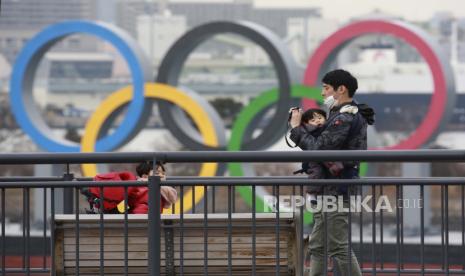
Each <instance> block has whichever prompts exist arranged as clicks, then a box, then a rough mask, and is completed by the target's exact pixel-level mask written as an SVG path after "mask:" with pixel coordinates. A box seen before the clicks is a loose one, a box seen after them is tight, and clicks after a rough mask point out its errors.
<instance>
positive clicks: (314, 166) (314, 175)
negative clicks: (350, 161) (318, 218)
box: [294, 108, 344, 203]
mask: <svg viewBox="0 0 465 276" xmlns="http://www.w3.org/2000/svg"><path fill="white" fill-rule="evenodd" d="M301 123H302V126H303V127H305V128H306V129H307V132H308V133H310V135H312V136H313V137H318V136H319V135H320V134H321V133H322V132H323V131H324V129H325V123H326V112H325V111H324V110H321V109H316V108H314V109H308V110H307V111H305V112H304V113H303V114H302V120H301ZM343 169H344V165H343V164H342V162H304V163H302V169H301V170H298V171H296V172H294V174H297V173H306V174H307V175H308V178H310V179H324V178H327V177H326V176H327V175H328V173H329V174H331V175H332V176H338V175H339V174H340V173H341V172H342V170H343ZM307 194H308V197H309V199H310V202H311V203H316V198H317V196H318V195H321V194H323V187H322V186H308V187H307Z"/></svg>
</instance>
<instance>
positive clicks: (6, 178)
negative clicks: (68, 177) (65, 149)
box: [0, 176, 63, 182]
mask: <svg viewBox="0 0 465 276" xmlns="http://www.w3.org/2000/svg"><path fill="white" fill-rule="evenodd" d="M62 180H63V177H62V176H48V177H38V176H12V177H9V176H2V177H0V182H34V181H62Z"/></svg>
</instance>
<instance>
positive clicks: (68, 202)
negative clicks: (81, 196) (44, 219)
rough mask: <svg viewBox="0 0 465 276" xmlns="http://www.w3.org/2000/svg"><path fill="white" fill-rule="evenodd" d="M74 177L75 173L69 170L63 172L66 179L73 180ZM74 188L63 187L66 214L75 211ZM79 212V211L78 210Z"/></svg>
mask: <svg viewBox="0 0 465 276" xmlns="http://www.w3.org/2000/svg"><path fill="white" fill-rule="evenodd" d="M73 179H74V174H72V173H69V171H68V170H67V171H66V173H65V174H63V180H64V181H71V180H73ZM73 193H74V189H73V188H64V189H63V213H64V214H73V213H74V195H73ZM76 212H77V211H76Z"/></svg>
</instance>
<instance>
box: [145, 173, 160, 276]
mask: <svg viewBox="0 0 465 276" xmlns="http://www.w3.org/2000/svg"><path fill="white" fill-rule="evenodd" d="M160 184H161V179H160V177H159V176H150V177H149V182H148V189H149V191H148V198H149V214H148V219H149V221H148V224H149V227H148V228H149V229H148V237H149V248H148V250H149V259H148V262H149V275H151V276H158V275H160V271H161V269H160V247H161V244H160V236H161V215H160V213H161V210H160V200H161V199H160V197H161V194H160Z"/></svg>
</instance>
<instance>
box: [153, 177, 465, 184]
mask: <svg viewBox="0 0 465 276" xmlns="http://www.w3.org/2000/svg"><path fill="white" fill-rule="evenodd" d="M199 183H201V184H202V185H235V186H253V185H260V186H274V185H279V186H294V185H300V184H307V185H394V184H398V185H420V186H421V185H438V184H450V185H464V183H465V178H464V177H428V178H426V177H425V178H402V177H392V178H387V179H386V178H377V177H370V178H360V179H308V178H296V177H289V178H278V179H274V178H273V177H257V178H255V179H253V178H244V179H243V178H241V177H237V178H234V177H197V178H186V179H183V180H171V179H166V180H164V181H162V182H161V184H162V185H175V186H191V185H199Z"/></svg>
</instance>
